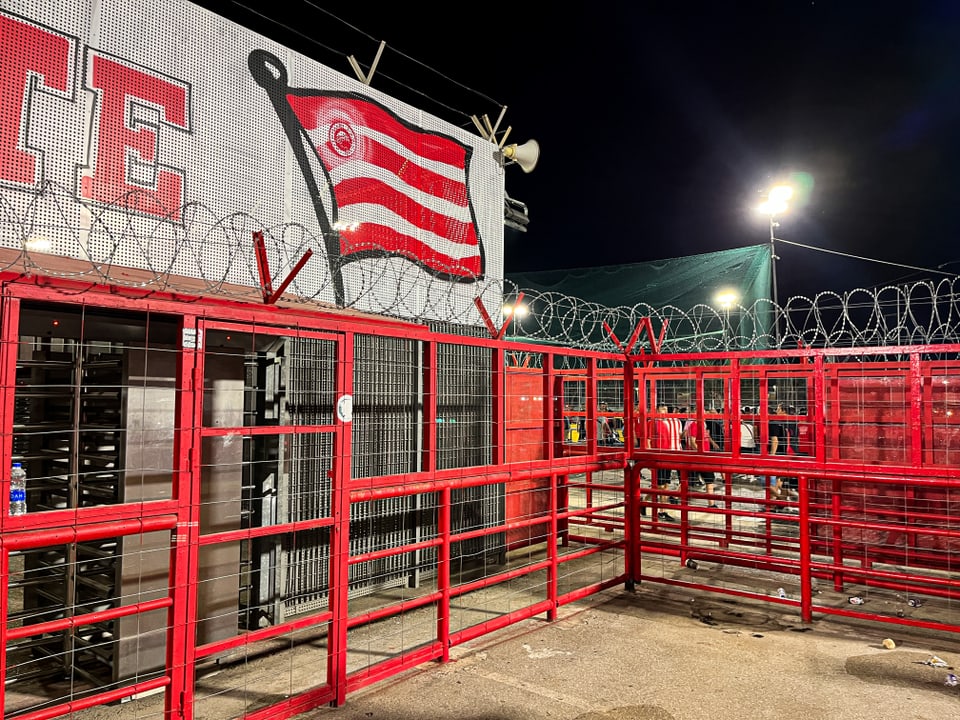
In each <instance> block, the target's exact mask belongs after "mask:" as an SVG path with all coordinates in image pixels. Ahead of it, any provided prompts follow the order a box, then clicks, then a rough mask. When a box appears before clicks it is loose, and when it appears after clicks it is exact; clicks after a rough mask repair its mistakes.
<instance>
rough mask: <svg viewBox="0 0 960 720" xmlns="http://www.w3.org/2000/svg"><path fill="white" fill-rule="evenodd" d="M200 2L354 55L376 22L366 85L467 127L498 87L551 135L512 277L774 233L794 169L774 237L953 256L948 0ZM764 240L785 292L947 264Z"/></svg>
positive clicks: (517, 187)
mask: <svg viewBox="0 0 960 720" xmlns="http://www.w3.org/2000/svg"><path fill="white" fill-rule="evenodd" d="M199 4H201V5H203V6H205V7H208V8H211V9H214V10H215V11H217V12H219V13H220V14H222V15H225V16H227V17H230V18H231V19H233V20H234V21H236V22H239V23H241V24H243V25H246V26H248V27H252V28H254V29H256V30H257V31H258V32H260V33H262V34H264V35H267V36H268V37H271V38H273V39H275V40H278V41H280V42H282V43H284V44H286V45H289V46H291V47H294V48H295V49H297V50H299V51H301V52H303V53H304V54H307V55H309V56H311V57H314V58H315V59H317V60H318V61H320V62H322V63H324V64H326V65H329V66H331V67H333V68H335V69H338V70H341V71H343V72H346V73H349V72H350V70H349V66H348V65H347V63H346V60H345V57H344V56H345V55H349V54H353V55H355V56H356V57H357V59H358V60H359V61H360V62H361V65H363V66H364V67H365V68H366V66H368V65H369V63H370V62H371V61H372V60H373V58H374V57H375V55H376V51H377V47H378V46H379V42H380V40H385V41H386V43H387V49H386V51H385V52H384V54H383V57H382V58H381V60H380V64H379V67H378V71H377V76H376V77H375V79H374V82H373V85H374V86H375V87H377V88H379V89H380V90H382V91H384V92H387V93H388V94H390V95H392V96H394V97H397V98H398V99H400V100H403V101H405V102H408V103H411V104H413V105H416V106H417V107H420V108H422V109H424V110H426V111H428V112H431V113H433V114H435V115H438V116H439V117H442V118H443V119H445V120H448V121H450V122H453V123H455V124H458V125H463V126H465V127H472V123H470V121H469V116H470V115H471V114H477V115H483V114H484V113H486V114H487V115H489V116H490V119H491V121H496V119H497V117H498V115H499V113H500V106H502V105H506V106H507V107H508V109H507V112H506V115H505V116H504V119H503V123H502V126H501V129H503V128H505V127H506V126H507V125H510V126H512V128H513V130H512V132H511V135H510V139H509V141H510V142H523V141H525V140H527V139H529V138H535V139H536V140H537V141H538V142H539V144H540V147H541V151H542V152H541V156H540V161H539V164H538V165H537V167H536V168H535V170H534V171H533V172H532V173H530V174H524V173H523V172H522V171H521V170H520V168H519V167H512V168H510V169H509V172H508V176H507V192H508V194H509V195H510V196H511V197H512V198H514V199H516V200H519V201H521V202H523V203H525V204H526V205H527V206H528V208H529V214H530V224H529V226H528V229H527V232H525V233H520V232H516V231H511V230H509V229H508V230H507V235H506V249H505V253H506V272H507V274H508V275H509V274H510V273H511V272H519V271H531V270H549V269H561V268H575V267H590V266H597V265H612V264H619V263H630V262H642V261H648V260H658V259H664V258H670V257H676V256H680V255H693V254H698V253H704V252H712V251H715V250H723V249H727V248H732V247H741V246H744V245H755V244H759V243H765V242H768V239H769V225H768V222H767V220H765V219H764V218H762V217H760V216H758V215H757V214H756V213H755V212H754V211H753V208H754V207H755V205H756V204H757V203H758V202H759V200H760V199H762V193H763V192H764V191H765V190H767V189H768V188H769V187H770V186H771V184H774V183H776V182H778V181H780V180H781V179H783V178H785V177H787V176H789V175H791V174H796V173H802V175H800V177H801V178H806V180H807V186H806V192H804V193H801V197H800V202H799V203H796V205H798V206H797V207H795V208H794V209H792V210H791V212H790V213H789V214H787V215H785V216H783V217H782V218H780V227H779V228H778V229H777V235H778V237H780V238H783V239H784V240H788V241H793V242H797V243H802V244H805V245H812V246H816V247H819V248H825V249H828V250H831V251H834V252H838V253H845V254H849V255H854V256H859V257H863V258H871V259H874V260H881V261H884V262H885V263H894V264H904V265H911V266H922V267H927V268H935V267H936V266H937V265H939V264H941V263H945V262H949V261H953V260H956V261H957V262H954V263H952V264H951V265H948V266H947V267H946V268H945V269H946V270H952V271H955V272H960V243H958V237H960V202H958V200H960V182H958V179H957V178H955V177H954V172H955V171H956V170H955V169H956V168H958V167H960V3H957V2H952V1H950V0H943V1H941V2H893V1H888V2H862V1H861V2H857V1H855V0H845V1H842V2H841V1H840V0H833V1H832V2H827V1H824V0H820V1H818V2H809V0H808V1H807V2H791V1H787V0H783V1H781V2H756V3H747V2H722V1H721V2H709V3H708V2H696V3H681V2H673V1H665V2H613V3H610V2H608V3H578V4H574V5H573V6H570V5H565V6H562V7H563V10H561V9H560V8H561V5H558V4H540V3H536V4H535V3H513V4H506V5H504V4H495V5H488V4H483V3H479V4H477V3H473V4H465V3H450V2H444V3H433V2H420V3H408V4H401V3H396V4H393V5H392V6H390V7H389V8H386V9H384V8H380V7H377V6H376V4H368V3H357V2H349V3H347V2H321V1H319V0H318V1H317V2H303V0H290V8H289V9H284V10H281V9H279V6H280V3H264V2H254V1H253V0H247V1H246V2H244V3H238V2H229V1H227V2H209V1H204V2H200V3H199ZM431 8H432V9H431ZM351 26H352V27H351ZM298 33H299V34H298ZM777 248H778V255H779V256H780V260H779V262H778V265H777V267H778V284H779V286H780V297H781V299H783V298H785V297H789V296H791V295H796V294H805V295H812V294H814V293H816V292H819V291H822V290H833V291H840V292H842V291H844V290H849V289H852V288H856V287H872V286H874V285H876V284H880V283H888V282H900V281H911V280H916V279H920V278H924V277H931V278H937V279H939V278H940V277H943V276H942V275H935V274H929V273H923V272H917V271H914V270H911V269H906V268H903V267H896V266H895V265H887V264H882V263H877V262H869V261H867V260H859V259H850V258H844V257H842V256H840V255H835V254H826V253H821V252H817V251H815V250H809V249H805V248H798V247H794V246H789V245H786V244H783V243H781V244H778V246H777Z"/></svg>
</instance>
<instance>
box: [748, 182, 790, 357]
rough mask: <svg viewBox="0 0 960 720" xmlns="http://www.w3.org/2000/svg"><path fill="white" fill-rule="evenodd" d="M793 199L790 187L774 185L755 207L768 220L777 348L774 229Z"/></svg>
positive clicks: (778, 302)
mask: <svg viewBox="0 0 960 720" xmlns="http://www.w3.org/2000/svg"><path fill="white" fill-rule="evenodd" d="M792 197H793V188H792V187H791V186H790V185H776V186H774V187H772V188H770V191H769V192H768V193H767V197H766V199H765V200H764V201H763V202H762V203H760V204H759V205H758V206H757V212H759V213H761V214H763V215H767V216H768V217H769V218H770V285H771V289H772V291H773V305H774V313H775V314H774V334H775V336H776V339H777V347H779V346H780V298H779V297H778V294H777V260H779V258H778V257H777V245H776V243H777V234H776V232H775V230H776V228H778V227H780V223H778V222H777V217H778V216H779V215H782V214H783V213H785V212H786V211H787V210H788V209H789V207H790V205H789V204H788V203H789V200H790V198H792Z"/></svg>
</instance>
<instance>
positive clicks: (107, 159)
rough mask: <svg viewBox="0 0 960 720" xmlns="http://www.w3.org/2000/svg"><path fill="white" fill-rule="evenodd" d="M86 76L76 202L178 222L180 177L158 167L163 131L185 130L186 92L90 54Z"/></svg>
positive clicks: (175, 84) (181, 86) (142, 70)
mask: <svg viewBox="0 0 960 720" xmlns="http://www.w3.org/2000/svg"><path fill="white" fill-rule="evenodd" d="M86 72H87V87H89V88H90V89H91V90H93V91H94V93H95V95H96V100H95V103H96V108H95V112H94V121H93V124H92V129H91V132H92V137H91V138H90V147H91V149H92V153H91V156H90V165H89V166H88V167H87V168H86V169H85V170H84V171H83V172H82V177H81V183H80V195H81V197H83V198H86V199H88V200H93V201H94V202H97V203H102V204H105V205H118V206H122V207H125V208H127V209H130V210H134V211H136V212H138V213H144V214H149V215H154V216H157V217H162V218H168V219H170V220H179V219H180V210H181V208H182V206H183V203H184V175H183V172H182V170H177V169H175V168H172V167H170V166H166V165H163V164H162V163H161V162H160V155H161V152H160V150H161V146H162V140H163V136H162V133H163V132H164V130H165V128H175V129H177V130H190V121H189V108H190V91H189V87H188V86H187V85H185V84H184V83H180V82H177V81H175V80H173V79H171V78H168V77H161V76H159V75H157V74H152V73H151V72H150V71H149V70H148V69H146V68H142V67H139V66H134V65H133V64H132V63H129V62H126V61H124V60H122V59H120V58H115V57H111V56H109V55H105V54H103V53H99V52H97V51H95V50H90V51H89V58H88V60H87V68H86Z"/></svg>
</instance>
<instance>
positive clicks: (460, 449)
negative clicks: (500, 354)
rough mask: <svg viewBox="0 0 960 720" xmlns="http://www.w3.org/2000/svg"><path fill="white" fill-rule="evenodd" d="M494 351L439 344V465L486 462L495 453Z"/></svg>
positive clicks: (449, 465)
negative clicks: (493, 417) (493, 450)
mask: <svg viewBox="0 0 960 720" xmlns="http://www.w3.org/2000/svg"><path fill="white" fill-rule="evenodd" d="M492 371H493V369H492V355H491V352H490V350H488V349H485V348H482V347H477V346H471V345H452V344H449V343H438V344H437V468H438V469H440V470H445V469H448V468H462V467H468V466H471V465H486V464H488V463H489V462H490V460H491V457H492V447H493V443H494V437H493V419H492V394H491V393H492V385H491V375H492Z"/></svg>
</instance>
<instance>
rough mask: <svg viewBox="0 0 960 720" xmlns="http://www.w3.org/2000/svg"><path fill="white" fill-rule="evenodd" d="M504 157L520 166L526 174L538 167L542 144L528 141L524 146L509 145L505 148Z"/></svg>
mask: <svg viewBox="0 0 960 720" xmlns="http://www.w3.org/2000/svg"><path fill="white" fill-rule="evenodd" d="M503 156H504V157H505V158H506V159H507V160H510V161H512V162H515V163H516V164H517V165H519V166H520V169H521V170H523V171H524V172H525V173H528V172H530V171H531V170H533V169H534V168H535V167H536V166H537V160H539V159H540V143H538V142H537V141H536V140H527V141H526V142H525V143H523V145H517V144H516V143H514V144H513V145H507V146H506V147H505V148H503Z"/></svg>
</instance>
